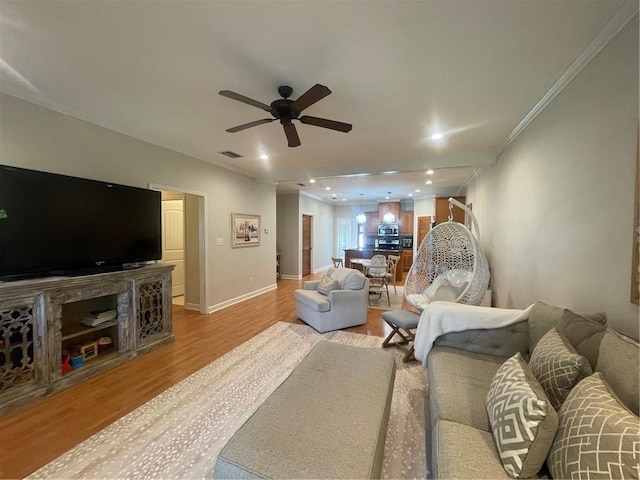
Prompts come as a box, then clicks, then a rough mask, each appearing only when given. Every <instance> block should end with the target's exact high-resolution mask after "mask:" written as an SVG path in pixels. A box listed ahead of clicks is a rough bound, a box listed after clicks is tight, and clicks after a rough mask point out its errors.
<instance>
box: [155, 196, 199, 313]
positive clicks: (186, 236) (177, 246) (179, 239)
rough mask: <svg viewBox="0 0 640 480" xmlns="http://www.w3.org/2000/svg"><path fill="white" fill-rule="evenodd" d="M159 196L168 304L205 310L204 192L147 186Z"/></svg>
mask: <svg viewBox="0 0 640 480" xmlns="http://www.w3.org/2000/svg"><path fill="white" fill-rule="evenodd" d="M150 187H151V188H152V189H154V190H159V191H160V192H161V195H162V197H161V198H162V217H161V218H162V260H161V262H163V263H167V264H171V265H174V266H175V268H174V270H173V272H172V274H171V283H172V285H171V290H172V292H171V294H172V304H173V305H176V306H182V307H184V308H186V309H189V310H197V311H199V312H200V313H207V305H208V303H207V298H206V297H207V293H206V292H207V290H206V269H205V251H206V250H205V245H206V225H205V223H206V216H205V212H204V208H205V204H206V198H205V194H204V193H199V192H193V191H188V190H184V189H179V188H175V187H169V186H165V185H154V184H152V185H150Z"/></svg>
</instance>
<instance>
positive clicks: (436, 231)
mask: <svg viewBox="0 0 640 480" xmlns="http://www.w3.org/2000/svg"><path fill="white" fill-rule="evenodd" d="M453 205H457V206H458V207H460V208H462V209H463V210H464V211H465V212H466V213H467V215H468V218H469V219H470V220H471V223H472V226H473V228H474V229H475V231H476V236H474V234H473V233H472V232H471V230H469V229H468V228H467V227H466V226H464V225H463V224H461V223H457V222H454V221H453V216H452V208H453ZM449 212H450V215H449V221H448V222H444V223H441V224H438V225H436V226H435V227H433V228H432V229H431V231H430V232H429V233H428V234H427V235H426V236H425V237H424V240H423V241H422V243H421V244H420V246H419V247H418V250H417V253H416V256H415V258H414V260H413V265H412V266H411V268H410V269H409V273H408V274H407V278H406V281H405V288H404V291H405V297H406V298H407V300H408V301H409V303H411V304H412V305H414V306H416V307H418V308H421V307H420V305H418V304H416V303H415V302H414V301H413V300H412V298H415V297H412V295H416V294H417V295H420V294H423V292H424V291H425V290H426V289H427V287H429V286H430V285H431V284H432V283H433V282H434V280H435V279H436V278H438V277H439V276H441V275H443V274H446V272H454V271H455V272H463V273H464V272H469V273H468V274H466V276H465V278H466V279H467V280H468V282H467V283H466V286H465V288H464V289H463V290H462V291H461V293H460V294H459V296H458V297H457V298H456V300H455V302H457V303H465V304H469V305H478V304H479V303H480V302H481V301H482V298H483V297H484V294H485V292H486V290H487V287H488V285H489V264H488V263H487V258H486V257H485V255H484V252H483V251H482V250H481V249H480V246H479V243H478V238H479V236H480V231H479V229H478V223H477V221H476V218H475V216H474V215H473V213H472V212H471V209H469V208H468V207H467V206H466V205H464V204H462V203H460V202H458V201H456V200H455V199H453V198H450V199H449Z"/></svg>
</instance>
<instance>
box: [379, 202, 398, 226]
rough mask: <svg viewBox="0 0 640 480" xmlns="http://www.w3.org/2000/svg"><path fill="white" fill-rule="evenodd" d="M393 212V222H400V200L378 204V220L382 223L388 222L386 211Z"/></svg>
mask: <svg viewBox="0 0 640 480" xmlns="http://www.w3.org/2000/svg"><path fill="white" fill-rule="evenodd" d="M388 212H391V213H392V214H393V218H394V220H393V222H389V223H398V222H399V220H400V202H385V203H381V204H379V205H378V220H379V222H380V223H387V222H385V221H384V216H385V214H386V213H388Z"/></svg>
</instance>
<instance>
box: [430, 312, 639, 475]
mask: <svg viewBox="0 0 640 480" xmlns="http://www.w3.org/2000/svg"><path fill="white" fill-rule="evenodd" d="M587 317H588V318H587ZM605 324H606V316H604V315H603V314H594V315H588V316H586V317H585V315H584V314H583V315H576V314H574V313H573V312H570V311H569V310H565V309H561V308H557V307H552V306H548V305H545V304H544V303H537V304H536V305H535V306H534V307H533V309H532V310H531V313H530V315H529V319H528V320H527V321H523V322H520V323H516V324H514V325H511V326H508V327H503V328H499V329H495V330H468V331H464V332H457V333H448V334H445V335H443V336H442V337H440V338H439V339H438V340H437V341H436V342H435V344H434V347H433V348H432V350H431V351H430V353H429V357H428V362H427V368H428V375H429V395H428V396H429V403H428V410H429V411H428V412H427V414H428V417H429V420H428V423H427V428H430V431H431V438H430V442H429V443H430V445H429V449H430V451H431V453H430V456H431V459H430V462H429V464H430V475H431V476H432V478H492V479H497V478H514V476H513V475H511V476H510V475H509V474H508V473H507V471H506V470H505V467H504V465H503V463H504V459H501V454H500V452H499V451H498V448H497V446H496V437H495V436H494V433H493V431H492V426H491V421H490V418H489V414H488V412H487V394H488V393H489V390H490V388H492V381H493V379H494V377H495V376H496V372H498V370H499V368H500V367H501V366H502V365H503V364H505V360H506V359H507V358H509V357H511V356H513V355H514V354H516V353H517V352H520V353H521V356H522V357H523V359H524V363H526V361H527V360H528V359H529V358H530V356H531V353H532V352H533V351H534V350H535V348H536V346H537V344H538V342H540V340H541V339H542V338H543V337H544V336H545V335H546V334H547V332H549V331H550V330H552V329H554V328H555V329H556V330H557V331H558V332H560V335H561V337H562V338H565V339H568V341H569V342H570V344H571V347H567V348H570V349H571V348H573V349H575V351H576V352H577V353H578V354H580V355H582V356H583V357H584V358H586V359H587V361H588V365H587V362H584V363H585V364H584V369H585V370H587V371H586V372H585V375H582V376H581V379H578V380H577V382H576V383H577V385H576V386H575V387H573V388H574V389H576V392H574V395H573V396H571V393H569V397H568V398H567V400H565V403H566V404H567V405H569V404H571V405H579V406H578V407H576V408H577V411H578V413H577V414H576V415H574V417H573V420H571V418H569V416H570V415H571V412H570V411H569V409H570V408H571V407H570V406H566V405H564V404H563V405H564V406H563V407H560V408H557V409H553V410H554V411H551V407H547V408H548V409H549V412H548V413H549V415H550V416H552V417H554V418H555V420H554V419H553V418H551V420H550V421H551V423H552V425H551V427H550V428H551V429H552V430H551V431H550V433H549V432H547V433H546V435H547V439H546V441H547V443H550V442H553V443H552V447H551V449H550V451H549V452H550V453H546V452H547V450H548V449H546V448H547V447H544V446H543V447H542V449H543V450H542V451H543V452H545V453H542V457H541V461H542V462H543V464H542V465H541V466H540V469H539V470H538V469H537V468H536V469H535V470H536V473H535V474H533V475H531V474H528V475H526V476H523V477H522V478H526V477H527V476H529V477H534V478H538V477H543V476H545V475H547V476H552V474H553V473H554V472H555V476H556V477H565V478H566V477H568V476H570V475H572V473H571V469H574V470H575V469H576V468H577V469H580V468H586V469H587V470H589V471H590V472H591V473H589V474H586V473H585V472H582V476H581V478H616V477H617V478H620V477H622V478H638V473H639V472H640V453H639V452H638V449H637V442H638V441H640V437H638V436H637V435H638V432H639V431H640V430H638V425H639V424H638V420H637V417H638V414H639V412H638V410H639V407H638V398H639V387H638V383H639V378H640V372H639V365H640V348H639V346H638V343H637V342H635V341H634V340H631V339H629V338H627V337H624V336H622V335H619V334H618V333H616V332H615V331H613V330H612V329H610V328H608V327H607V326H606V325H605ZM549 335H550V336H551V333H550V334H549ZM545 341H546V340H545ZM539 351H540V350H539ZM538 357H540V355H539V354H538ZM547 357H550V355H547ZM543 358H545V357H543ZM537 361H538V362H539V361H540V359H539V358H538V359H537ZM548 361H549V362H553V361H554V359H553V358H548ZM531 363H532V362H530V364H531ZM592 372H596V373H594V374H593V375H590V376H588V375H587V374H590V373H592ZM587 379H589V382H596V381H598V379H603V380H604V382H603V383H604V384H605V385H606V388H607V389H608V390H609V391H610V392H611V391H613V394H614V398H615V397H616V396H617V400H618V401H619V403H620V404H622V405H623V407H622V411H620V410H616V409H615V408H613V407H612V411H613V413H611V415H612V418H621V417H624V418H623V420H624V421H626V422H628V424H629V425H630V429H628V432H630V435H631V436H632V437H631V438H632V439H633V437H634V436H635V438H636V443H635V445H636V447H634V448H635V454H634V453H633V452H624V455H626V456H624V455H623V456H620V452H616V451H615V450H616V448H612V449H611V450H612V452H611V454H612V456H613V457H615V458H613V460H610V461H609V462H610V463H611V464H612V465H613V466H607V465H605V463H606V462H604V461H603V462H602V464H600V459H599V458H595V460H594V459H586V456H585V458H584V459H582V460H580V459H578V460H576V459H575V458H573V457H572V455H573V456H575V455H576V454H575V449H576V448H581V447H580V446H579V445H578V447H576V446H575V445H572V442H576V441H577V442H578V443H582V444H586V443H588V442H594V443H599V442H600V437H597V435H599V434H598V433H597V432H596V433H595V434H594V435H596V437H594V438H596V440H594V438H590V437H589V435H590V434H591V433H593V432H589V431H587V430H580V431H579V432H580V433H579V434H578V436H577V437H573V438H572V437H571V436H572V435H576V431H578V430H575V429H576V428H577V427H576V425H573V424H572V425H568V423H570V422H571V421H575V420H576V419H578V421H580V420H581V419H584V418H587V417H588V415H591V413H593V412H595V411H598V412H601V411H603V410H604V411H608V410H607V408H608V407H605V408H604V409H602V408H600V409H599V410H598V409H596V410H594V409H591V410H588V411H587V410H585V411H580V410H579V409H580V408H582V405H583V404H585V405H586V404H587V403H588V401H587V402H585V401H584V398H582V403H580V404H578V403H576V402H578V401H579V399H578V398H577V397H578V396H579V395H583V397H584V395H586V396H587V400H590V399H589V395H591V396H593V397H594V398H595V396H596V393H589V392H592V390H589V389H588V388H587V387H589V388H591V386H590V385H588V384H589V382H588V381H587ZM578 387H580V388H581V389H582V390H581V391H580V392H577V389H578ZM572 391H573V390H572ZM572 391H571V392H572ZM583 391H584V392H583ZM573 397H576V398H575V399H574V398H573ZM607 398H608V397H607ZM570 400H571V402H573V403H571V402H570ZM608 401H609V404H612V405H613V404H616V402H615V401H611V400H608ZM609 404H607V405H609ZM616 405H617V404H616ZM584 408H589V407H588V405H587V406H585V407H584ZM585 412H586V413H585ZM627 414H629V415H627ZM597 415H600V413H597ZM602 415H608V413H602ZM616 415H617V417H616ZM605 421H607V420H606V419H605ZM616 421H617V420H616ZM553 422H555V424H554V423H553ZM595 423H597V422H595ZM598 425H599V426H596V427H594V428H601V429H602V428H604V427H602V425H600V424H598ZM556 426H557V428H556ZM571 428H574V431H571ZM581 428H586V429H588V428H589V427H588V426H587V427H581ZM625 441H626V442H627V444H628V441H629V439H628V438H627V439H626V440H625ZM538 448H540V445H538ZM598 448H600V449H602V447H601V446H599V447H598ZM620 448H621V449H622V447H620ZM572 449H574V450H572ZM632 450H633V448H632ZM616 454H618V455H617V456H616ZM532 455H533V454H532ZM538 455H540V452H538ZM527 460H535V459H532V458H528V459H527ZM580 462H587V466H586V467H585V466H584V465H578V464H579V463H580ZM620 462H623V463H626V465H618V463H620ZM576 465H577V466H576ZM608 468H611V469H612V471H609V472H608V473H607V472H606V471H600V470H607V469H608ZM558 472H561V473H558ZM593 475H595V477H593ZM598 475H600V476H598ZM608 475H611V477H608ZM578 476H580V475H578Z"/></svg>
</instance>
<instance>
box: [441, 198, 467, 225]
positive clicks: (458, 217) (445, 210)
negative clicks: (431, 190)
mask: <svg viewBox="0 0 640 480" xmlns="http://www.w3.org/2000/svg"><path fill="white" fill-rule="evenodd" d="M453 198H454V199H456V200H457V201H459V202H460V203H463V204H466V203H467V202H466V197H453ZM464 217H465V213H464V210H462V209H461V208H459V207H456V206H455V205H454V206H453V221H454V222H458V223H464ZM448 220H449V197H436V224H440V223H444V222H446V221H448Z"/></svg>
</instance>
